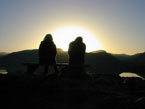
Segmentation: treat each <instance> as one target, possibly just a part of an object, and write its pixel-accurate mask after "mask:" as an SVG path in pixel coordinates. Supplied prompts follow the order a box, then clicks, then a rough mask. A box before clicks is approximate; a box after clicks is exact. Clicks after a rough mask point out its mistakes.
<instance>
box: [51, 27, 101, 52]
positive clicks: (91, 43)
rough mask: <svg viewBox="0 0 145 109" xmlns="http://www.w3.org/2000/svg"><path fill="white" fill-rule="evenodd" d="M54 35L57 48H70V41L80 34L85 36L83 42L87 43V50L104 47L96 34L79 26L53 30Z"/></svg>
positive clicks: (65, 49)
mask: <svg viewBox="0 0 145 109" xmlns="http://www.w3.org/2000/svg"><path fill="white" fill-rule="evenodd" d="M52 35H53V40H54V42H55V44H56V46H57V48H62V49H63V50H64V51H67V50H68V46H69V43H70V42H71V41H74V40H75V38H76V37H78V36H81V37H82V38H83V42H84V43H85V44H86V52H91V51H95V50H99V49H101V50H102V49H103V47H102V45H101V44H100V42H99V40H98V39H97V37H96V36H95V35H93V34H92V33H90V32H88V31H87V30H85V29H82V28H79V27H62V28H59V29H57V30H55V31H53V32H52Z"/></svg>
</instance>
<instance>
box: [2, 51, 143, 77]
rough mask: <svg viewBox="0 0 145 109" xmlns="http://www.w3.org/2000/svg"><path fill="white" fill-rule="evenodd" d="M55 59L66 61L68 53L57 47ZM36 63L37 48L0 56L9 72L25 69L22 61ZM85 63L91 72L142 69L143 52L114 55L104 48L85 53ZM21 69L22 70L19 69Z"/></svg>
mask: <svg viewBox="0 0 145 109" xmlns="http://www.w3.org/2000/svg"><path fill="white" fill-rule="evenodd" d="M57 52H58V53H57V57H56V60H57V62H58V63H67V62H68V54H67V52H64V51H63V50H62V49H59V48H58V49H57ZM27 62H30V63H38V50H37V49H34V50H24V51H18V52H13V53H10V54H8V55H6V56H3V57H1V58H0V68H5V69H7V70H8V71H9V72H16V71H17V72H22V71H23V70H24V69H26V68H25V67H24V66H22V63H27ZM85 63H86V64H90V66H91V67H90V68H88V69H87V71H88V72H91V73H101V74H102V73H105V74H110V73H111V74H119V73H121V72H123V71H130V72H137V73H140V71H143V70H144V65H145V64H144V63H145V53H140V54H136V55H131V56H129V55H122V54H121V55H116V54H115V55H114V54H110V53H107V52H106V51H104V50H98V51H94V52H91V53H86V56H85ZM21 70H22V71H21Z"/></svg>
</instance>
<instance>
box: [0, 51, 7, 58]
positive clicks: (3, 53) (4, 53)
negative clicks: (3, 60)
mask: <svg viewBox="0 0 145 109" xmlns="http://www.w3.org/2000/svg"><path fill="white" fill-rule="evenodd" d="M7 54H8V53H6V52H0V57H3V56H5V55H7Z"/></svg>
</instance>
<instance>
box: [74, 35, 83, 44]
mask: <svg viewBox="0 0 145 109" xmlns="http://www.w3.org/2000/svg"><path fill="white" fill-rule="evenodd" d="M75 42H78V43H82V42H83V38H82V37H80V36H79V37H77V38H76V39H75Z"/></svg>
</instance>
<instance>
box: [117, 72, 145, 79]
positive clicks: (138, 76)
mask: <svg viewBox="0 0 145 109" xmlns="http://www.w3.org/2000/svg"><path fill="white" fill-rule="evenodd" d="M119 76H120V77H136V78H141V79H142V80H145V78H143V77H141V76H140V75H138V74H136V73H131V72H123V73H121V74H120V75H119Z"/></svg>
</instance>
